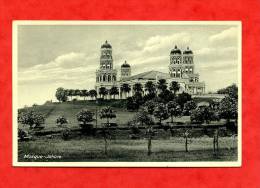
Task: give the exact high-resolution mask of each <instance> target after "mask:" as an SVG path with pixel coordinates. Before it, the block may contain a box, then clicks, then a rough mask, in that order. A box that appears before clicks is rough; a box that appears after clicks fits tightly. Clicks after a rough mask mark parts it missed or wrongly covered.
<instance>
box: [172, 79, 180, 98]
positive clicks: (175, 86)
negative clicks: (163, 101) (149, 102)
mask: <svg viewBox="0 0 260 188" xmlns="http://www.w3.org/2000/svg"><path fill="white" fill-rule="evenodd" d="M179 89H180V85H179V83H178V82H176V81H172V82H171V84H170V90H171V91H173V94H174V95H176V92H177V91H179Z"/></svg>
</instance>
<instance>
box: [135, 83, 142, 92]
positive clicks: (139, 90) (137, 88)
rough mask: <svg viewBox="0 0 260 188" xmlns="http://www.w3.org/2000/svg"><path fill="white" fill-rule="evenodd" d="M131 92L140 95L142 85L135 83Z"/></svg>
mask: <svg viewBox="0 0 260 188" xmlns="http://www.w3.org/2000/svg"><path fill="white" fill-rule="evenodd" d="M133 90H134V92H135V94H136V93H140V94H142V92H143V86H142V84H141V83H135V84H134V86H133Z"/></svg>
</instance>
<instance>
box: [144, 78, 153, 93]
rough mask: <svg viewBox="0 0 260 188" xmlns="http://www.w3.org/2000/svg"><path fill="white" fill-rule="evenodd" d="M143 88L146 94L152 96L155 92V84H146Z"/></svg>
mask: <svg viewBox="0 0 260 188" xmlns="http://www.w3.org/2000/svg"><path fill="white" fill-rule="evenodd" d="M144 88H145V91H148V93H149V94H150V95H153V94H155V92H156V87H155V84H154V83H153V82H152V81H148V82H146V83H145V85H144Z"/></svg>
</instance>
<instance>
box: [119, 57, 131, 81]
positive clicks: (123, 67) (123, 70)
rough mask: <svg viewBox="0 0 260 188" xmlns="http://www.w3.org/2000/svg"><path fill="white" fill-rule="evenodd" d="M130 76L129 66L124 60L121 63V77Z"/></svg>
mask: <svg viewBox="0 0 260 188" xmlns="http://www.w3.org/2000/svg"><path fill="white" fill-rule="evenodd" d="M129 76H131V66H130V65H129V64H128V63H127V62H126V61H125V63H124V64H122V65H121V79H122V78H126V77H129Z"/></svg>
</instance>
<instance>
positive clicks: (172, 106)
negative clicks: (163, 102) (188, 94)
mask: <svg viewBox="0 0 260 188" xmlns="http://www.w3.org/2000/svg"><path fill="white" fill-rule="evenodd" d="M167 110H168V113H169V114H170V116H171V122H173V117H177V116H180V115H181V113H182V110H181V107H180V105H179V104H178V103H177V102H176V101H170V102H169V103H168V104H167Z"/></svg>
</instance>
